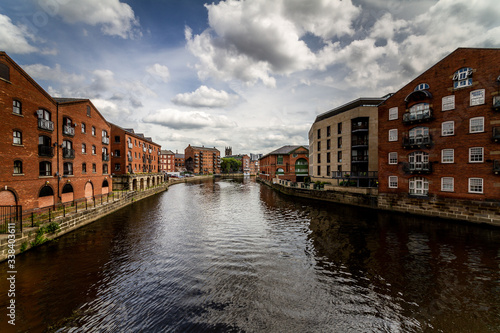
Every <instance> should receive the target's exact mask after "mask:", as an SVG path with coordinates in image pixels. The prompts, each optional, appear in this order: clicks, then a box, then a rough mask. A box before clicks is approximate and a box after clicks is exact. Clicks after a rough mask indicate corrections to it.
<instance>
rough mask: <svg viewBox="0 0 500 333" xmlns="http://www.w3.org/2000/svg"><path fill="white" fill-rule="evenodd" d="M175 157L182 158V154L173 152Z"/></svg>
mask: <svg viewBox="0 0 500 333" xmlns="http://www.w3.org/2000/svg"><path fill="white" fill-rule="evenodd" d="M175 158H184V154H175Z"/></svg>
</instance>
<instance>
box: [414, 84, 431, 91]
mask: <svg viewBox="0 0 500 333" xmlns="http://www.w3.org/2000/svg"><path fill="white" fill-rule="evenodd" d="M426 89H429V85H428V84H427V83H420V84H419V85H418V86H416V87H415V89H414V90H413V91H419V90H426Z"/></svg>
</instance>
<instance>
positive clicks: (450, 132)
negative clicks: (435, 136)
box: [441, 121, 455, 136]
mask: <svg viewBox="0 0 500 333" xmlns="http://www.w3.org/2000/svg"><path fill="white" fill-rule="evenodd" d="M446 125H452V126H451V128H448V129H446V131H445V126H446ZM452 135H455V122H454V121H445V122H443V123H441V136H452Z"/></svg>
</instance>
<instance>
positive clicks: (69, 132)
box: [63, 125, 75, 136]
mask: <svg viewBox="0 0 500 333" xmlns="http://www.w3.org/2000/svg"><path fill="white" fill-rule="evenodd" d="M63 134H64V135H70V136H75V128H74V127H72V126H69V125H64V126H63Z"/></svg>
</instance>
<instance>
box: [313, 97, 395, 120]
mask: <svg viewBox="0 0 500 333" xmlns="http://www.w3.org/2000/svg"><path fill="white" fill-rule="evenodd" d="M389 96H391V94H389V95H385V96H384V97H361V98H358V99H355V100H354V101H350V102H349V103H346V104H344V105H341V106H339V107H337V108H335V109H332V110H330V111H327V112H324V113H321V114H319V115H318V116H317V117H316V120H315V121H314V122H318V121H320V120H323V119H327V118H330V117H333V116H335V115H338V114H339V113H342V112H346V111H349V110H352V109H354V108H357V107H360V106H378V105H379V104H380V103H382V102H383V101H385V100H386V99H387V98H388V97H389Z"/></svg>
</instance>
